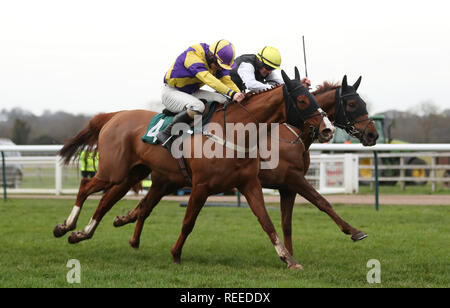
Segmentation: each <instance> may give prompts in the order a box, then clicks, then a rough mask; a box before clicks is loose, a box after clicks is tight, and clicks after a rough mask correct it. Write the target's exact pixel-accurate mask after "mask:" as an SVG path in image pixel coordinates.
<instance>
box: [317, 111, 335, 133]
mask: <svg viewBox="0 0 450 308" xmlns="http://www.w3.org/2000/svg"><path fill="white" fill-rule="evenodd" d="M319 112H321V113H322V112H323V113H325V112H324V111H323V110H322V108H319ZM323 122H324V123H325V127H326V128H328V129H329V130H331V133H332V134H334V133H335V132H336V127H334V125H333V124H331V121H330V119H328V117H324V118H323Z"/></svg>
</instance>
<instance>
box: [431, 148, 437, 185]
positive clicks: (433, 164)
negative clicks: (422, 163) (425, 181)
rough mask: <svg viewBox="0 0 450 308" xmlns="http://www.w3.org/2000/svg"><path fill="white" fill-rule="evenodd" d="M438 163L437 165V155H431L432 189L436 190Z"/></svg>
mask: <svg viewBox="0 0 450 308" xmlns="http://www.w3.org/2000/svg"><path fill="white" fill-rule="evenodd" d="M436 165H437V156H431V178H432V179H433V180H432V181H431V191H432V192H435V191H436V180H435V179H436Z"/></svg>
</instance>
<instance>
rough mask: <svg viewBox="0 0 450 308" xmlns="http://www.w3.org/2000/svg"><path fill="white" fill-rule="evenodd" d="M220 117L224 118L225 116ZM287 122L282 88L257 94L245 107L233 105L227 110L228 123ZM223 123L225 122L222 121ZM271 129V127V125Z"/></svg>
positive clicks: (249, 99)
mask: <svg viewBox="0 0 450 308" xmlns="http://www.w3.org/2000/svg"><path fill="white" fill-rule="evenodd" d="M219 116H220V117H222V118H223V115H220V113H219ZM285 120H286V112H285V106H284V100H283V91H282V87H278V88H276V89H272V90H268V91H267V92H265V93H260V94H256V95H254V96H252V97H250V98H248V101H247V102H246V103H244V104H243V105H240V106H239V105H238V104H231V105H229V106H228V108H227V110H226V118H225V121H226V122H227V123H242V124H244V125H246V124H248V123H255V124H256V125H258V124H259V123H268V124H269V123H280V122H283V121H285ZM222 122H223V120H222ZM269 127H270V125H269Z"/></svg>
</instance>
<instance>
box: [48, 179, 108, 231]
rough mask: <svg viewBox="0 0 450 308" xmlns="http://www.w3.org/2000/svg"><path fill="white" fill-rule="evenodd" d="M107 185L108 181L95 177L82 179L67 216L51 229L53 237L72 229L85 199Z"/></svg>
mask: <svg viewBox="0 0 450 308" xmlns="http://www.w3.org/2000/svg"><path fill="white" fill-rule="evenodd" d="M108 186H109V183H108V182H105V181H101V180H99V179H97V178H96V177H93V178H92V179H87V178H85V179H82V180H81V183H80V188H79V190H78V195H77V200H76V201H75V205H74V207H73V209H72V212H71V213H70V215H69V217H68V218H67V219H66V220H65V221H64V222H63V223H62V224H58V225H56V227H55V228H54V229H53V235H54V236H55V237H61V236H63V235H64V234H66V233H67V232H69V231H72V230H74V229H75V228H76V226H77V220H78V217H79V216H80V211H81V208H82V207H83V204H84V202H85V201H86V199H87V198H88V197H89V196H90V195H91V194H93V193H96V192H98V191H101V190H103V189H105V188H107V187H108Z"/></svg>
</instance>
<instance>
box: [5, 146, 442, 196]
mask: <svg viewBox="0 0 450 308" xmlns="http://www.w3.org/2000/svg"><path fill="white" fill-rule="evenodd" d="M60 148H61V146H60V145H51V146H2V145H0V152H4V153H8V152H20V153H21V154H22V156H12V157H8V155H5V156H6V157H5V163H6V168H5V169H6V170H8V166H13V165H16V166H17V165H18V166H20V168H21V170H22V172H23V178H22V179H21V181H20V185H15V186H16V187H14V185H13V187H8V193H12V194H19V193H24V194H27V193H42V194H56V195H60V194H73V193H76V192H77V190H78V184H79V182H80V179H81V176H80V172H79V169H78V166H77V165H75V164H71V165H70V166H63V165H62V164H61V162H60V159H59V157H57V156H55V155H56V152H57V151H58V150H59V149H60ZM310 151H311V165H310V170H309V172H308V174H307V179H308V180H309V181H310V182H311V183H313V185H314V186H315V187H316V188H317V189H318V190H319V192H320V193H325V194H326V193H355V192H357V191H358V189H359V186H358V185H359V182H361V181H369V182H373V181H374V180H375V178H374V176H373V175H374V166H373V161H374V160H373V159H371V161H372V164H371V165H360V161H361V159H362V158H364V157H366V158H371V157H373V153H370V152H374V151H377V152H389V153H380V154H378V155H379V157H380V158H383V157H391V156H399V157H405V155H406V156H422V155H430V156H431V157H434V158H433V159H432V162H431V164H429V165H427V166H425V167H424V166H423V165H421V166H417V165H408V166H406V165H405V163H404V158H400V164H399V165H398V166H392V165H390V166H383V165H380V166H379V167H378V168H379V174H382V172H383V170H386V169H388V168H390V169H395V168H397V169H399V170H400V173H399V176H398V177H395V178H394V177H383V176H381V177H380V178H379V181H394V180H395V181H401V182H403V183H405V182H406V181H432V183H433V185H435V183H436V182H438V181H444V178H442V177H439V176H437V173H438V172H439V171H441V173H442V172H443V170H449V169H450V166H449V165H438V164H437V163H436V157H439V156H448V157H450V144H395V145H385V144H382V145H376V146H374V147H363V146H362V145H360V144H313V145H312V146H311V149H310ZM393 151H398V152H405V151H408V152H410V153H406V154H405V153H403V154H402V153H395V154H393V153H392V152H393ZM417 151H419V152H418V153H416V152H417ZM442 151H445V153H442ZM323 152H327V154H323ZM329 152H338V153H334V154H328V153H329ZM341 152H353V153H341ZM411 152H414V153H411ZM419 154H420V155H419ZM38 155H39V156H38ZM402 155H403V156H402ZM0 158H1V157H0ZM419 167H420V168H426V169H427V170H430V176H429V177H427V178H417V177H414V178H413V177H408V176H405V172H406V170H408V169H413V168H419ZM0 170H1V162H0ZM361 170H370V176H369V177H368V178H364V177H362V176H361V172H360V171H361ZM447 180H448V179H447ZM0 183H2V174H1V173H0ZM7 183H8V181H7Z"/></svg>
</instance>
